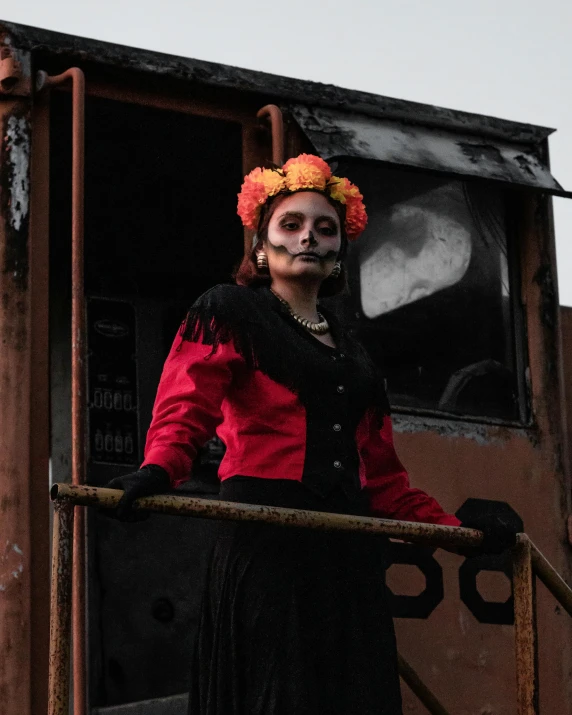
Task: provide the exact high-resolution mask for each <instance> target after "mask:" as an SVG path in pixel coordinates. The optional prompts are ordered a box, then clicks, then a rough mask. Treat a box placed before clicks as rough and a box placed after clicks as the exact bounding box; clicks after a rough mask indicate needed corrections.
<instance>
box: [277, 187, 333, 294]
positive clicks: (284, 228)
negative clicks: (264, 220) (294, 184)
mask: <svg viewBox="0 0 572 715" xmlns="http://www.w3.org/2000/svg"><path fill="white" fill-rule="evenodd" d="M341 243H342V238H341V231H340V219H339V217H338V214H337V213H336V210H335V209H334V207H333V206H332V205H331V204H330V202H329V201H328V200H327V199H326V197H325V196H323V195H322V194H319V193H317V192H315V191H300V192H297V193H295V194H292V195H290V196H285V197H284V198H283V199H281V200H280V203H279V204H278V205H277V206H276V207H275V209H274V213H273V214H272V217H271V219H270V222H269V224H268V240H267V241H266V245H265V250H266V254H267V256H268V268H269V270H270V275H271V276H272V277H273V278H279V279H281V280H288V279H291V280H300V279H306V278H307V279H310V280H313V281H322V280H324V279H325V278H327V277H328V276H329V275H330V273H331V272H332V269H333V267H334V263H335V262H336V257H337V255H338V253H339V251H340V248H341Z"/></svg>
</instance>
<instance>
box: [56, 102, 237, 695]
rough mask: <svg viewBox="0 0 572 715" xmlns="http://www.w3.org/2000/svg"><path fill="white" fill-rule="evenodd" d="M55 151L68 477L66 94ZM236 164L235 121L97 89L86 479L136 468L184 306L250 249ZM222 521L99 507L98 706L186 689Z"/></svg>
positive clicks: (95, 575) (88, 191)
mask: <svg viewBox="0 0 572 715" xmlns="http://www.w3.org/2000/svg"><path fill="white" fill-rule="evenodd" d="M50 151H51V167H50V246H51V255H50V263H51V311H50V312H51V318H50V328H51V331H50V333H51V340H52V348H51V355H52V362H53V363H54V365H53V367H52V374H53V375H54V374H57V375H59V378H58V379H53V381H52V403H53V405H52V414H53V415H55V418H53V423H54V424H53V429H52V431H53V435H52V449H53V464H54V465H55V470H54V471H55V473H54V478H55V480H57V479H60V480H61V479H62V478H65V472H66V459H68V457H69V453H66V450H65V449H63V450H62V448H61V447H59V446H58V445H60V443H61V442H65V438H67V439H69V437H68V435H67V432H68V431H69V423H67V422H66V419H69V416H68V417H66V415H68V405H67V397H68V396H67V395H66V394H65V385H66V382H68V381H69V369H70V366H69V340H70V335H69V327H68V326H69V314H70V288H69V287H70V283H71V279H70V270H71V263H70V256H71V240H70V236H71V223H70V214H71V201H70V197H71V105H70V98H69V96H68V95H67V94H64V93H61V94H60V93H54V96H53V97H52V102H51V146H50ZM242 173H243V172H242V127H241V125H240V124H238V123H233V122H230V121H224V122H223V121H219V120H215V119H211V118H208V117H199V116H193V115H188V114H182V113H174V112H169V111H165V110H161V109H157V108H153V107H148V106H141V105H137V104H131V103H123V102H116V101H110V100H104V99H95V98H88V99H87V103H86V174H85V292H86V297H87V299H88V301H87V322H88V393H89V400H88V402H89V404H88V420H89V423H88V429H87V431H88V438H89V451H88V453H89V463H88V481H89V482H90V483H92V484H96V485H103V484H105V483H107V482H108V481H109V479H111V478H112V477H114V476H116V475H118V474H124V473H127V472H130V471H133V470H134V469H136V468H137V465H138V464H139V463H140V461H141V458H142V452H143V446H144V438H145V433H146V430H147V427H148V424H149V421H150V417H151V408H152V404H153V399H154V395H155V390H156V387H157V382H158V379H159V376H160V373H161V369H162V365H163V362H164V359H165V357H166V354H167V352H168V350H169V348H170V346H171V344H172V342H173V339H174V338H175V336H176V334H177V329H178V327H179V325H180V323H181V321H182V319H183V318H184V316H185V313H186V310H187V308H188V307H189V305H191V304H192V302H193V301H194V300H195V299H196V298H197V297H198V296H199V295H200V294H201V293H203V292H204V291H205V290H206V289H208V288H210V287H211V286H213V285H215V284H216V283H220V282H228V281H230V276H231V272H232V269H233V267H234V266H235V264H236V263H237V262H238V261H239V259H240V258H241V256H242V249H243V232H242V227H241V225H240V221H239V219H238V217H237V216H236V193H237V191H238V188H239V187H240V184H241V180H242ZM58 380H59V382H58ZM58 385H60V386H61V387H58ZM58 433H61V434H59V435H58ZM62 435H63V436H62ZM68 447H69V445H68ZM58 449H59V450H60V452H61V454H59V456H58V454H57V452H58ZM217 458H220V445H217V443H216V441H215V442H214V443H213V444H212V445H210V447H207V449H206V450H205V452H204V453H203V454H202V455H201V459H200V460H198V467H197V469H196V470H195V471H196V472H198V473H197V474H195V475H194V476H195V477H196V478H195V479H193V480H192V482H190V487H189V488H190V489H192V490H195V492H198V493H201V494H205V493H207V494H211V493H212V492H213V491H214V490H215V488H214V485H213V484H212V476H213V469H212V462H213V461H216V459H217ZM201 477H204V479H201ZM211 495H212V494H211ZM212 528H213V527H212V524H211V523H208V522H204V521H201V520H197V519H180V518H178V519H177V518H175V517H161V516H157V515H153V516H152V517H150V518H149V519H148V520H146V521H144V522H142V523H137V524H124V523H120V522H117V521H115V520H113V519H110V518H109V517H107V516H105V515H102V514H100V513H98V512H95V511H91V512H90V514H89V525H88V563H89V566H88V569H89V573H88V581H89V599H88V600H89V606H88V610H89V613H88V640H89V692H90V696H89V700H90V703H89V704H90V706H92V707H93V706H108V705H109V706H110V705H117V704H122V703H128V702H133V701H138V700H147V699H151V698H156V697H162V696H167V695H171V694H175V693H181V692H185V691H186V690H187V689H188V686H187V683H188V680H189V677H190V667H191V653H192V647H193V639H194V633H195V630H196V625H197V617H198V608H199V599H200V593H201V583H202V578H203V573H204V568H205V565H206V559H207V557H208V553H209V550H210V543H211V541H210V540H211V535H212Z"/></svg>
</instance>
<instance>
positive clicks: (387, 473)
mask: <svg viewBox="0 0 572 715" xmlns="http://www.w3.org/2000/svg"><path fill="white" fill-rule="evenodd" d="M363 423H364V424H363V429H362V430H360V431H361V439H359V437H358V448H359V452H360V458H361V462H362V469H363V476H364V478H365V485H364V488H365V489H367V491H368V492H369V494H370V504H371V508H372V511H373V513H374V514H375V515H376V516H379V517H385V518H390V519H397V520H399V521H422V522H426V523H429V524H443V525H446V526H459V525H460V523H461V522H460V521H459V520H458V519H457V517H456V516H454V515H453V514H447V512H445V511H443V509H442V508H441V506H440V505H439V503H438V502H437V501H436V500H435V499H433V497H430V496H429V495H428V494H426V493H425V492H424V491H422V490H421V489H414V488H413V487H411V486H410V485H409V477H408V475H407V471H406V470H405V468H404V466H403V465H402V464H401V462H400V461H399V457H398V456H397V453H396V451H395V447H394V446H393V429H392V425H391V418H390V417H387V416H385V417H384V419H383V426H382V428H381V430H379V429H378V428H377V426H376V419H375V417H374V415H373V414H372V413H368V415H366V417H365V418H364V420H363Z"/></svg>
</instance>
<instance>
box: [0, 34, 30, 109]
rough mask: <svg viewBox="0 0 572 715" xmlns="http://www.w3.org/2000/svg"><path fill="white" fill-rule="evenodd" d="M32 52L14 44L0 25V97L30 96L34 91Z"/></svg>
mask: <svg viewBox="0 0 572 715" xmlns="http://www.w3.org/2000/svg"><path fill="white" fill-rule="evenodd" d="M31 64H32V61H31V54H30V52H27V51H25V49H24V48H22V47H20V46H18V45H14V42H13V38H12V36H11V35H10V33H9V32H6V31H5V30H4V29H3V28H2V26H0V97H1V96H4V97H7V96H10V97H29V96H30V94H31V91H32V71H31Z"/></svg>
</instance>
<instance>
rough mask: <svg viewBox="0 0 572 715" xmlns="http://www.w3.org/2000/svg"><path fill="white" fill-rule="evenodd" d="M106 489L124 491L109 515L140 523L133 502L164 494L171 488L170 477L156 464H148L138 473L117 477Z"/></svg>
mask: <svg viewBox="0 0 572 715" xmlns="http://www.w3.org/2000/svg"><path fill="white" fill-rule="evenodd" d="M105 487H106V489H123V490H124V494H123V496H122V497H121V499H120V500H119V504H118V505H117V507H116V508H115V509H114V510H110V513H109V515H110V516H114V517H116V518H117V519H120V520H122V521H139V520H140V518H138V517H137V516H136V512H133V510H132V508H131V507H132V505H133V502H134V501H136V500H137V499H139V498H140V497H150V496H151V495H153V494H163V493H164V492H168V491H169V489H170V488H171V480H170V479H169V475H168V474H167V472H166V471H165V470H164V469H163V467H159V466H157V465H156V464H146V465H145V466H144V467H141V469H138V470H137V471H136V472H131V474H124V475H123V476H121V477H115V478H114V479H112V480H111V481H110V482H108V483H107V484H106V485H105Z"/></svg>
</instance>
